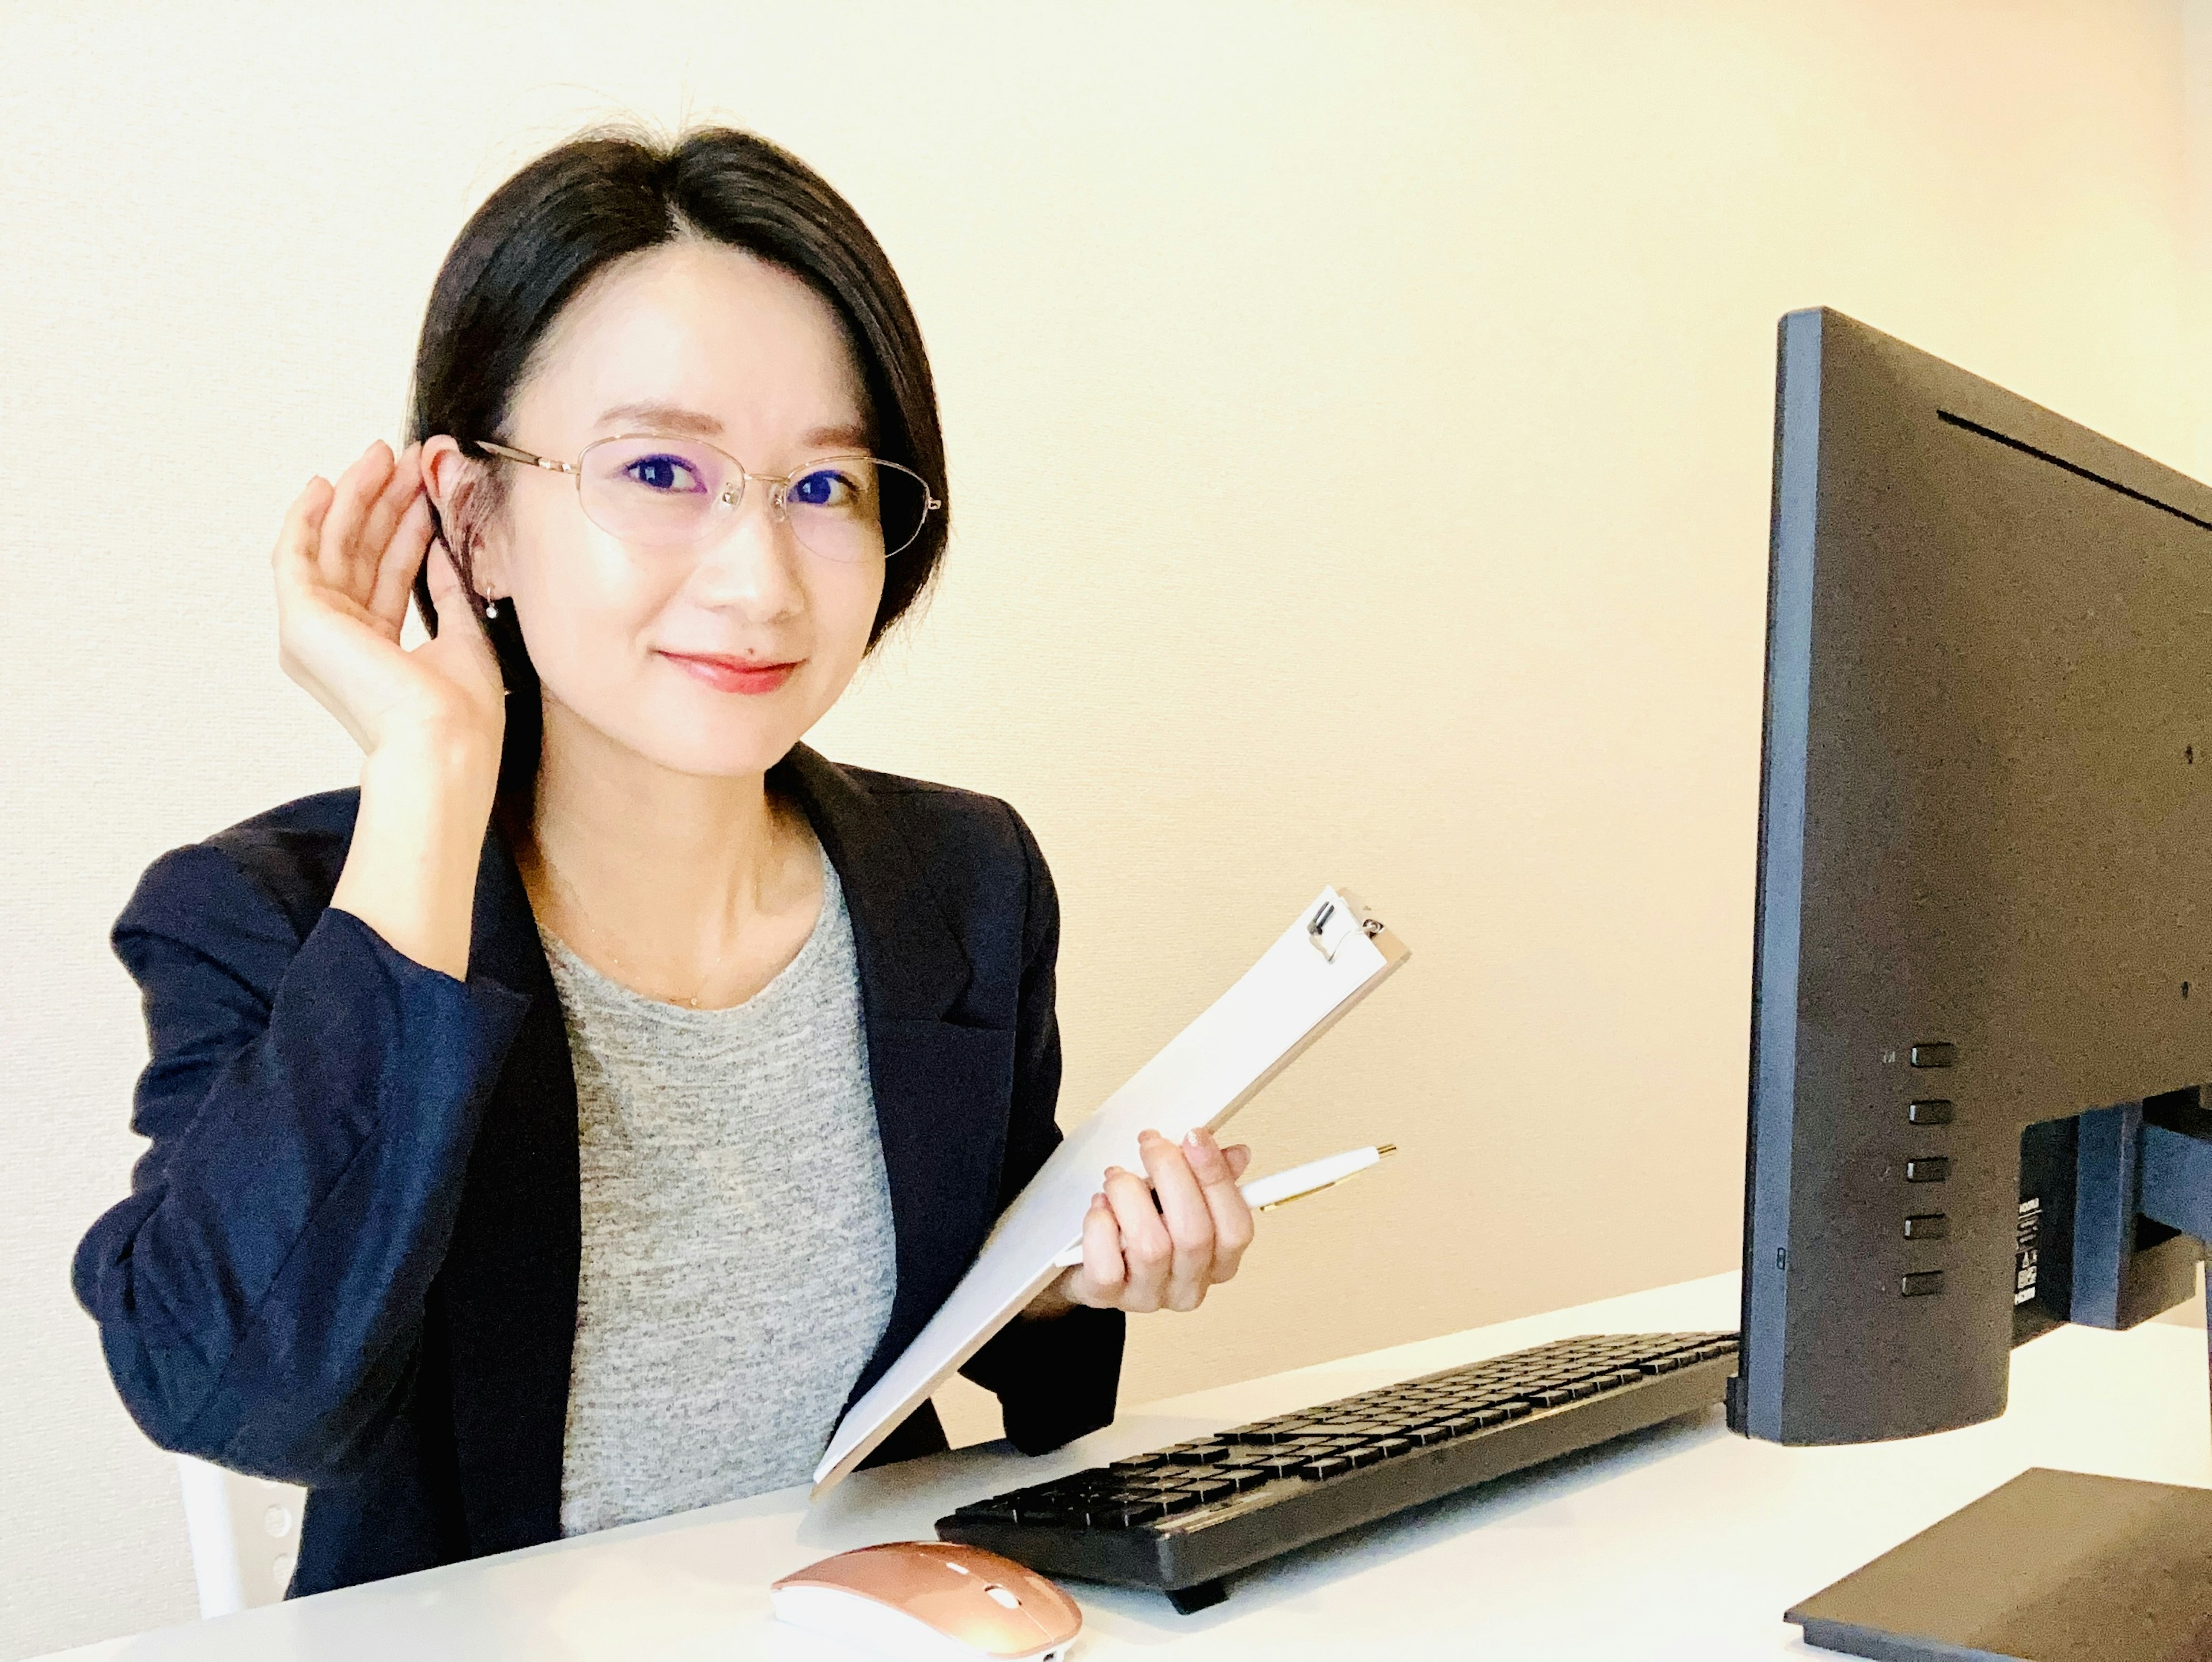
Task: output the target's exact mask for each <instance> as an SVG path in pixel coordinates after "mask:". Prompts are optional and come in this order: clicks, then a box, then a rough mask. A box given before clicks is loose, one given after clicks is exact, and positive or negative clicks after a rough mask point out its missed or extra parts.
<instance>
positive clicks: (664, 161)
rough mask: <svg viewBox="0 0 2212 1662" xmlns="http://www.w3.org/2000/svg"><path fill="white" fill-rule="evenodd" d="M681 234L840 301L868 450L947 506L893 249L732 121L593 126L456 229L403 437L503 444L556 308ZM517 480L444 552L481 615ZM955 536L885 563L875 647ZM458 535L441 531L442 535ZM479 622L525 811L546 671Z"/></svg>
mask: <svg viewBox="0 0 2212 1662" xmlns="http://www.w3.org/2000/svg"><path fill="white" fill-rule="evenodd" d="M686 237H697V238H702V239H704V240H709V241H714V242H719V243H723V244H726V245H727V246H729V247H733V248H742V249H744V250H745V251H746V252H747V253H751V254H755V255H757V256H758V257H759V258H761V259H765V260H768V261H770V262H771V263H773V264H775V265H778V266H780V267H781V268H782V269H783V270H785V271H789V272H790V273H791V274H792V275H793V276H794V277H798V278H799V280H800V281H801V282H803V283H805V284H806V285H807V286H808V287H809V288H811V289H813V290H814V291H815V292H816V293H817V294H818V295H821V296H822V298H823V300H825V301H828V302H829V306H830V307H831V309H832V310H833V311H834V312H835V313H836V315H837V317H838V320H839V321H840V322H841V323H842V326H843V327H844V331H845V334H846V338H847V339H848V343H849V344H850V345H851V347H852V349H853V353H854V357H855V358H856V359H858V361H859V363H860V374H861V380H862V384H863V386H864V387H865V388H866V394H867V404H868V408H867V410H866V412H865V413H866V420H867V422H868V423H869V426H870V436H869V447H870V448H871V449H872V450H873V451H874V453H875V454H878V455H879V456H881V457H883V458H884V460H887V461H895V462H900V463H903V464H904V465H905V466H908V467H911V468H913V469H914V470H915V472H918V473H920V474H921V476H922V478H925V479H927V480H928V481H929V484H930V485H931V488H932V489H933V490H934V491H935V492H936V494H937V496H938V497H939V500H940V501H944V502H949V501H950V493H949V491H948V490H946V481H945V435H944V430H943V428H942V427H941V425H940V424H939V419H938V411H937V392H936V387H935V385H934V383H933V380H932V379H931V376H930V373H929V357H928V354H927V352H926V351H925V350H923V348H922V342H921V327H920V326H919V325H918V324H916V323H915V317H914V310H913V307H911V306H909V305H908V302H907V297H906V290H905V289H904V288H903V287H902V286H901V284H900V283H899V280H898V275H897V273H896V272H895V271H892V269H891V264H890V259H889V258H888V257H886V256H885V254H884V251H883V247H882V245H881V244H879V243H878V242H877V240H876V239H875V237H874V235H873V234H871V233H870V231H869V229H868V228H867V227H866V225H865V224H863V223H862V222H861V220H860V215H859V214H857V213H855V212H854V210H853V206H852V204H850V203H848V202H847V201H846V200H845V198H843V197H842V196H840V195H838V193H837V192H836V191H834V190H832V189H831V188H830V186H829V183H828V182H827V181H826V180H823V178H822V176H821V175H820V174H817V173H816V172H815V171H814V170H813V169H812V168H811V167H808V166H807V165H806V164H805V162H803V161H799V158H798V157H796V156H794V155H791V154H790V153H789V152H788V151H787V150H784V149H781V148H780V147H778V146H777V145H775V144H772V143H769V141H768V140H766V139H764V138H761V137H757V136H756V135H754V134H752V133H748V132H743V131H738V130H737V129H734V128H730V127H700V128H694V129H692V130H691V131H687V132H685V133H684V134H682V135H681V136H680V137H677V138H676V139H675V140H673V141H672V142H663V141H657V140H655V139H653V138H652V137H647V136H646V135H644V134H642V133H640V132H635V131H629V130H628V129H606V128H602V129H597V130H594V131H591V132H587V133H585V134H582V135H580V136H579V137H575V138H574V139H571V140H569V141H568V143H565V144H562V145H560V146H559V147H557V148H556V149H551V150H549V151H547V152H546V153H545V154H544V155H541V156H539V157H538V159H537V160H536V161H532V162H531V163H530V164H529V165H528V166H527V167H524V168H523V169H522V170H521V171H520V173H518V174H515V175H514V176H513V178H512V179H510V180H507V182H506V183H505V184H503V185H501V186H500V187H499V188H498V189H497V190H496V191H495V192H492V194H491V196H490V198H489V199H488V200H487V201H486V202H485V203H484V204H483V206H482V207H480V208H478V209H477V210H476V212H475V213H474V214H472V215H471V216H470V218H469V222H468V223H467V224H466V225H465V226H463V227H462V228H461V234H460V235H459V236H458V237H457V238H455V239H454V240H453V247H452V248H451V249H449V250H448V251H447V254H446V260H445V264H444V265H442V266H441V267H440V268H439V271H438V280H437V282H436V283H435V285H434V286H433V287H432V289H431V291H430V303H429V306H428V308H427V310H426V311H425V312H424V314H423V317H422V338H421V340H420V342H419V343H418V344H417V346H416V353H415V378H414V382H413V385H412V387H411V389H410V393H409V399H408V404H409V408H408V429H409V430H408V437H409V439H410V441H418V440H422V439H428V438H430V437H432V436H434V435H438V434H441V433H443V434H448V435H451V436H452V437H453V439H454V440H455V441H457V442H458V443H459V446H460V447H461V450H462V452H463V454H466V455H469V456H472V457H475V458H477V459H478V460H483V459H484V457H485V453H484V451H483V449H482V448H481V447H479V444H478V441H480V440H483V439H487V438H489V439H494V440H501V441H504V440H505V439H507V436H508V435H507V432H506V430H505V423H506V421H507V415H508V413H509V410H510V407H511V405H512V404H513V399H514V396H515V393H517V391H518V390H519V389H520V386H521V383H522V380H523V379H524V377H525V376H526V374H528V373H529V370H530V368H531V361H532V353H533V351H534V350H536V348H537V346H538V343H539V342H540V340H542V339H543V338H544V335H545V332H546V331H547V330H548V329H549V328H550V326H552V324H553V321H554V320H555V319H556V317H558V316H559V315H560V314H561V311H562V307H565V306H566V305H567V304H568V301H571V300H572V299H574V297H575V295H577V294H578V293H579V292H580V290H581V289H583V287H584V286H585V284H586V283H589V282H590V281H591V279H592V277H595V276H596V275H598V274H599V272H600V271H604V270H605V269H606V268H607V267H608V266H609V265H612V264H613V263H614V262H615V261H617V260H619V259H623V258H625V257H627V256H629V255H630V254H634V253H641V252H642V251H643V250H645V249H648V248H653V247H659V246H660V245H662V244H664V243H669V242H674V241H677V240H679V239H683V238H686ZM505 472H506V470H505V469H503V468H500V467H491V468H489V469H487V471H486V474H485V477H484V478H483V485H482V494H481V496H477V497H476V498H475V499H474V500H473V501H471V502H467V503H466V504H465V505H464V504H463V503H459V502H457V503H456V504H455V514H454V518H455V519H456V520H457V521H459V522H460V523H459V524H457V525H456V526H455V527H454V530H455V532H456V533H457V535H458V542H457V543H456V542H451V541H449V542H448V547H449V548H451V550H452V551H453V562H454V564H455V566H456V568H457V569H459V573H460V576H461V581H462V585H463V587H465V589H466V590H467V591H468V594H469V597H470V599H471V601H473V602H475V603H476V605H477V610H478V612H479V613H481V612H482V610H483V597H482V596H480V595H479V594H477V591H476V586H475V574H474V569H473V566H474V559H473V556H474V552H475V542H476V533H477V530H478V529H479V528H480V527H482V525H483V522H484V521H485V520H486V518H487V517H488V516H489V515H490V514H494V513H495V512H497V511H498V509H499V508H500V507H501V504H502V503H503V502H504V501H505V489H504V484H503V482H502V480H503V475H504V473H505ZM950 527H951V509H950V508H949V507H948V508H945V509H943V510H941V511H939V512H935V513H933V514H930V516H929V518H928V519H927V521H924V522H923V525H922V528H921V536H920V537H919V538H917V539H915V542H914V543H913V545H911V546H909V547H908V548H907V549H905V550H904V551H902V552H901V553H900V554H899V556H898V557H896V559H893V560H891V561H890V562H889V563H887V564H886V565H885V566H884V596H883V600H882V602H881V603H880V604H879V605H878V607H877V608H876V617H875V623H874V625H873V626H872V628H871V630H869V634H868V645H869V648H871V649H873V648H874V646H875V644H876V642H878V641H879V640H881V639H882V638H883V635H884V630H887V629H889V628H890V626H891V624H894V623H896V621H897V620H898V618H900V617H901V616H902V615H903V614H904V613H905V612H907V611H908V608H910V607H911V606H913V605H914V603H915V600H917V599H918V598H919V597H920V596H921V593H922V591H923V590H924V589H925V588H927V587H928V584H929V581H930V579H931V577H932V576H933V575H935V573H936V570H937V567H938V563H939V561H940V560H942V559H943V557H944V555H945V537H946V533H947V532H948V530H949V529H950ZM446 532H447V527H445V526H444V525H442V524H441V525H440V526H439V527H438V534H439V536H440V537H441V538H443V537H445V535H446ZM427 564H428V562H425V565H426V567H427ZM415 604H416V608H417V610H418V611H419V612H421V614H422V622H423V625H424V627H425V628H427V629H428V630H429V631H430V632H431V633H432V634H433V635H435V634H436V633H437V629H438V619H437V610H436V608H435V606H434V605H433V604H432V603H431V600H430V584H429V577H428V572H427V569H426V570H425V571H424V572H423V573H422V574H419V575H417V576H416V580H415ZM485 627H486V629H487V630H489V634H490V636H491V642H492V646H493V648H494V649H495V651H496V652H497V653H498V654H499V664H500V670H501V673H502V674H503V675H504V676H505V678H506V681H507V689H508V691H509V693H510V695H511V696H510V697H509V698H508V699H507V738H506V742H505V744H504V746H503V747H502V749H501V755H500V770H499V773H500V781H499V794H500V795H501V798H502V799H505V800H506V801H508V802H510V803H526V802H528V801H529V800H530V797H531V794H532V789H533V787H534V785H535V782H536V777H537V771H538V749H539V746H540V744H541V742H542V740H543V738H544V733H543V715H542V712H541V710H540V707H539V703H538V672H537V669H536V667H534V666H533V665H532V663H531V661H530V654H529V652H528V650H527V649H526V648H525V647H524V645H523V643H522V631H521V629H520V626H519V625H518V624H517V623H516V622H515V618H514V612H513V607H512V606H506V607H502V608H501V612H500V615H499V617H498V618H495V619H493V620H490V621H489V622H487V623H486V624H485Z"/></svg>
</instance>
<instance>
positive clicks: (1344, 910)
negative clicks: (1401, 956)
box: [1306, 888, 1383, 964]
mask: <svg viewBox="0 0 2212 1662" xmlns="http://www.w3.org/2000/svg"><path fill="white" fill-rule="evenodd" d="M1355 933H1357V934H1363V935H1364V936H1366V937H1367V939H1369V940H1370V941H1372V940H1373V939H1374V938H1375V937H1376V935H1378V934H1382V933H1383V922H1382V920H1381V919H1379V918H1377V917H1376V916H1374V914H1373V913H1371V912H1370V911H1369V910H1367V905H1366V903H1365V902H1364V901H1363V900H1361V899H1360V898H1359V897H1358V895H1356V894H1354V893H1352V891H1351V890H1349V889H1345V888H1340V889H1338V890H1337V892H1336V894H1335V898H1333V899H1329V898H1324V899H1323V900H1322V902H1321V904H1319V905H1317V906H1316V907H1315V908H1314V909H1313V911H1312V913H1311V915H1310V916H1308V917H1307V919H1306V940H1307V941H1309V942H1310V943H1311V945H1312V947H1313V949H1314V950H1315V951H1316V952H1317V953H1320V954H1321V955H1322V957H1323V958H1324V959H1328V962H1330V963H1331V964H1334V963H1335V962H1336V955H1337V953H1339V952H1340V951H1341V950H1342V949H1343V947H1344V943H1345V942H1346V941H1349V940H1350V939H1352V935H1353V934H1355Z"/></svg>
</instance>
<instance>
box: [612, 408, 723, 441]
mask: <svg viewBox="0 0 2212 1662" xmlns="http://www.w3.org/2000/svg"><path fill="white" fill-rule="evenodd" d="M632 421H641V422H644V423H647V424H648V425H650V426H653V427H665V428H667V429H670V430H671V431H673V432H678V433H696V434H697V435H699V436H700V437H702V438H719V437H720V435H721V431H722V423H720V422H719V421H717V420H715V419H714V417H712V416H708V415H702V414H701V413H700V412H699V411H696V410H686V409H684V407H683V406H682V405H674V404H617V405H614V406H612V407H611V408H610V409H606V410H602V411H599V425H600V426H602V427H610V426H614V425H617V424H618V423H623V422H632Z"/></svg>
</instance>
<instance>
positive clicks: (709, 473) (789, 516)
mask: <svg viewBox="0 0 2212 1662" xmlns="http://www.w3.org/2000/svg"><path fill="white" fill-rule="evenodd" d="M477 446H478V447H480V448H482V449H483V450H487V451H489V453H490V454H493V455H495V456H497V457H499V458H500V459H501V460H504V461H511V462H520V463H521V464H522V465H524V466H528V467H540V468H544V470H545V471H546V472H550V473H566V474H568V475H569V476H570V477H571V478H574V480H575V481H576V497H577V501H578V503H579V504H580V506H581V507H582V508H583V510H584V516H585V518H586V519H588V520H589V521H591V522H592V524H593V525H595V526H597V527H599V529H600V530H602V531H604V532H605V533H607V534H608V535H609V536H610V537H612V538H614V539H617V541H619V542H623V543H627V544H630V545H634V546H637V547H641V548H686V547H691V546H695V545H697V544H700V543H702V542H705V541H708V540H709V539H713V538H714V537H716V536H719V535H720V533H721V531H722V529H724V528H725V527H727V525H728V524H729V516H730V515H731V514H734V513H736V512H737V511H738V506H739V505H740V504H741V503H742V502H744V499H745V490H746V487H747V486H748V485H750V484H760V485H765V486H766V487H767V488H768V509H769V513H771V514H776V515H778V516H779V517H781V519H783V520H784V521H785V522H786V523H787V524H788V525H789V526H790V527H791V530H792V534H793V536H795V537H796V538H798V539H799V544H800V545H801V546H803V547H805V549H806V550H807V551H809V552H810V553H814V554H818V555H820V556H821V557H823V559H825V560H838V561H842V562H845V563H854V562H858V561H861V560H885V559H889V558H890V557H891V556H892V555H894V554H896V553H897V552H898V551H900V550H901V549H903V548H905V547H907V546H908V545H910V544H912V543H913V541H914V539H915V538H917V537H919V536H920V535H921V527H922V522H923V521H925V520H927V518H928V517H929V514H930V511H931V510H932V509H933V508H942V507H944V506H945V504H944V503H943V502H939V500H938V499H937V496H936V494H935V493H934V492H933V491H932V490H930V488H929V484H928V482H927V480H925V479H924V478H922V477H921V474H919V473H917V472H915V471H914V470H913V469H912V468H910V467H903V466H900V465H899V464H898V463H897V462H892V461H885V460H883V459H882V458H881V457H880V456H863V455H836V456H821V457H817V458H816V459H815V460H812V461H810V462H807V463H805V464H804V465H803V466H799V467H797V468H794V469H793V470H792V472H788V473H784V474H769V473H755V472H750V471H748V470H747V468H746V467H745V466H744V463H742V462H740V461H739V460H738V459H737V458H736V457H735V456H732V455H731V454H729V452H727V451H726V450H723V449H720V448H718V447H716V446H714V445H711V444H708V442H707V441H705V440H704V439H691V438H671V437H669V436H667V435H664V434H659V433H622V434H617V435H614V436H613V437H611V438H605V439H596V440H594V441H592V442H591V443H590V444H587V445H586V446H585V447H584V451H583V454H581V455H580V456H578V457H577V458H576V460H574V461H569V462H564V461H554V460H550V458H548V457H544V456H537V455H532V454H531V453H530V452H529V451H527V450H518V449H516V448H515V447H513V445H507V444H495V443H494V442H492V441H490V440H489V439H478V440H477Z"/></svg>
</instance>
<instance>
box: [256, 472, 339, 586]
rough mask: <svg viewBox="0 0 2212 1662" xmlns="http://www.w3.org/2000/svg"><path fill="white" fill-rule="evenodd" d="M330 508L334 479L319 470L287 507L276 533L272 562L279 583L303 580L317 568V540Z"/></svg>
mask: <svg viewBox="0 0 2212 1662" xmlns="http://www.w3.org/2000/svg"><path fill="white" fill-rule="evenodd" d="M330 511H331V482H330V481H329V480H328V479H326V478H324V477H323V476H322V475H321V474H319V473H318V474H316V475H315V477H314V478H311V479H309V480H308V481H307V484H305V485H303V486H301V490H300V494H299V495H298V496H295V497H293V498H292V505H291V507H289V508H286V509H285V510H284V523H283V526H281V527H279V528H278V530H277V533H276V548H275V549H274V550H272V551H270V557H269V563H270V568H271V569H273V570H274V571H275V572H276V581H278V582H279V583H295V584H296V583H300V582H303V581H307V580H309V579H311V578H312V577H313V575H314V570H315V542H316V539H318V538H319V537H320V536H321V534H322V529H323V520H324V517H325V515H326V514H329V513H330Z"/></svg>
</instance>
